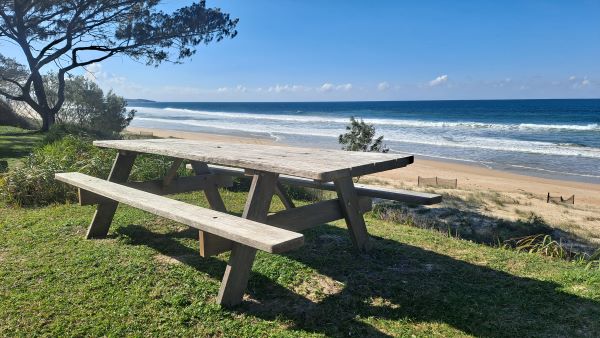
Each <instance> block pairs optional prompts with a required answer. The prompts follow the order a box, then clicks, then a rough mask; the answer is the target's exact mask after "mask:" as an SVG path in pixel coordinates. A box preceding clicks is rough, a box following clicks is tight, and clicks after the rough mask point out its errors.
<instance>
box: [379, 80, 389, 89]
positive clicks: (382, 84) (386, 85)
mask: <svg viewBox="0 0 600 338" xmlns="http://www.w3.org/2000/svg"><path fill="white" fill-rule="evenodd" d="M388 89H390V84H389V83H388V82H387V81H383V82H380V83H379V84H378V85H377V90H379V91H380V92H384V91H386V90H388Z"/></svg>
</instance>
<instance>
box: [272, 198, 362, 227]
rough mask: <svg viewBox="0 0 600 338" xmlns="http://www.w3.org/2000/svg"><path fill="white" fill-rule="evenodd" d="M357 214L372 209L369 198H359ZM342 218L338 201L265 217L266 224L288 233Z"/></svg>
mask: <svg viewBox="0 0 600 338" xmlns="http://www.w3.org/2000/svg"><path fill="white" fill-rule="evenodd" d="M358 206H359V213H360V214H364V213H365V212H367V211H370V210H371V209H372V200H371V198H369V197H359V199H358ZM342 218H344V213H343V212H342V209H341V207H340V201H339V200H338V199H333V200H328V201H323V202H318V203H315V204H309V205H305V206H301V207H297V208H294V209H287V210H283V211H280V212H277V213H275V214H272V215H269V216H268V217H267V224H269V225H273V226H276V227H278V228H282V229H287V230H290V231H296V232H298V231H303V230H306V229H310V228H312V227H315V226H317V225H322V224H326V223H329V222H333V221H337V220H338V219H342Z"/></svg>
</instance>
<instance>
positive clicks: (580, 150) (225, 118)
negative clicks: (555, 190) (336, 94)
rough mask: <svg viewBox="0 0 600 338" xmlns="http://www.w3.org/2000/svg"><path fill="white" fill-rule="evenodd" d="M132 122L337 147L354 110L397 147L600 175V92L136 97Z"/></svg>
mask: <svg viewBox="0 0 600 338" xmlns="http://www.w3.org/2000/svg"><path fill="white" fill-rule="evenodd" d="M130 106H131V107H130V108H133V109H136V110H137V111H138V112H137V115H136V117H135V119H134V120H133V121H132V123H131V125H132V126H136V127H148V128H162V129H174V130H185V131H199V132H212V133H225V134H234V135H251V136H256V137H267V138H272V139H275V140H277V141H278V142H284V143H289V144H293V145H303V146H312V147H327V148H339V145H338V143H337V137H338V135H339V134H340V133H343V132H344V128H345V126H346V125H347V123H348V120H349V117H350V116H355V117H357V118H362V119H364V120H365V121H366V122H368V123H371V124H373V125H374V126H375V128H376V131H377V134H378V135H384V140H385V143H386V144H387V146H388V147H389V148H390V151H391V152H403V153H412V154H415V155H417V157H419V156H423V157H431V158H437V159H443V160H449V161H459V162H468V163H473V164H478V165H481V166H485V167H488V168H493V169H499V170H504V171H510V172H516V173H521V174H527V175H533V176H539V177H551V178H561V179H569V180H577V181H584V182H593V183H600V99H590V100H472V101H394V102H282V103H215V102H211V103H204V102H147V103H146V102H144V103H138V102H135V103H132V104H130Z"/></svg>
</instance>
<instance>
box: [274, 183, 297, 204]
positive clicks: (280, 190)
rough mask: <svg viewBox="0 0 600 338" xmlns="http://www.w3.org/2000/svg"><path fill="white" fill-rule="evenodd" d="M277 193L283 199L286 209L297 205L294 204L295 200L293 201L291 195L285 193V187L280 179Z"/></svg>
mask: <svg viewBox="0 0 600 338" xmlns="http://www.w3.org/2000/svg"><path fill="white" fill-rule="evenodd" d="M275 195H277V197H279V199H280V200H281V203H283V206H284V207H285V208H286V209H288V210H289V209H293V208H295V207H296V205H295V204H294V201H292V199H291V198H290V196H288V195H287V194H286V193H285V187H284V186H283V184H281V182H279V181H277V185H276V186H275Z"/></svg>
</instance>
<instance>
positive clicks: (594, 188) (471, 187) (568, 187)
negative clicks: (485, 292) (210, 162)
mask: <svg viewBox="0 0 600 338" xmlns="http://www.w3.org/2000/svg"><path fill="white" fill-rule="evenodd" d="M127 132H130V133H134V134H140V133H141V134H147V135H149V134H152V135H153V136H156V137H175V138H185V139H195V140H211V141H228V142H239V143H253V144H273V143H274V141H273V140H270V139H260V138H248V137H239V136H229V135H217V134H207V133H196V132H183V131H177V130H165V129H150V128H131V127H130V128H128V129H127ZM418 176H421V177H435V176H438V177H441V178H448V179H457V180H458V187H457V188H456V189H439V188H436V189H432V188H422V187H418V186H417V177H418ZM361 180H362V181H361V182H365V183H370V184H381V185H387V186H393V187H402V188H408V189H414V190H427V191H435V192H437V193H442V194H445V195H446V196H451V197H456V198H455V199H453V198H450V199H448V198H447V200H449V201H445V202H444V203H442V205H438V206H437V207H440V206H442V207H443V206H444V205H445V204H446V203H450V202H451V203H452V204H453V207H457V208H458V209H460V208H464V209H465V210H466V209H473V205H474V204H473V203H472V202H473V201H476V202H477V203H475V205H476V207H475V208H477V209H478V210H477V212H479V213H482V214H484V215H487V216H489V217H493V218H494V219H505V220H509V221H515V220H518V219H521V218H523V217H524V215H531V214H532V213H533V214H535V215H539V216H540V217H542V218H543V219H544V221H545V222H546V223H547V224H549V225H550V226H552V227H555V228H557V229H561V230H563V231H567V232H569V233H573V234H575V235H577V236H578V237H581V238H585V239H586V240H589V241H590V242H591V243H593V244H600V185H598V184H590V183H581V182H574V181H567V180H554V179H546V178H538V177H533V176H524V175H517V174H513V173H507V172H502V171H498V170H492V169H488V168H485V167H480V166H476V165H467V164H461V163H454V162H443V161H433V160H430V159H423V158H416V159H415V163H413V164H412V165H410V166H408V167H406V168H400V169H396V170H390V171H387V172H383V173H379V174H376V175H373V176H369V177H365V178H362V179H361ZM548 192H549V193H550V194H551V195H552V196H556V195H562V196H563V197H565V198H566V197H569V196H571V195H575V205H562V204H561V205H557V204H554V203H546V195H547V194H548ZM457 200H458V201H464V202H465V203H464V204H463V205H458V206H457V205H456V204H457V203H456V202H457ZM459 204H460V203H459ZM433 208H435V206H434V207H433Z"/></svg>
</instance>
